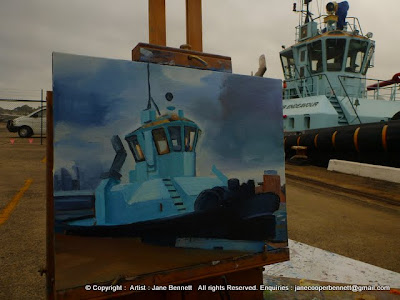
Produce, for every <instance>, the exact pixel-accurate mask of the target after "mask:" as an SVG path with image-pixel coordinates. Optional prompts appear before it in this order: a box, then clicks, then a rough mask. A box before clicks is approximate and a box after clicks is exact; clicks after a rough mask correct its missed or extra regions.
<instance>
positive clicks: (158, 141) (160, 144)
mask: <svg viewBox="0 0 400 300" xmlns="http://www.w3.org/2000/svg"><path fill="white" fill-rule="evenodd" d="M152 133H153V139H154V143H155V145H156V148H157V152H158V154H159V155H163V154H167V153H169V147H168V140H167V135H166V133H165V130H164V128H157V129H153V130H152Z"/></svg>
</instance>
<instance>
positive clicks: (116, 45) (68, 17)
mask: <svg viewBox="0 0 400 300" xmlns="http://www.w3.org/2000/svg"><path fill="white" fill-rule="evenodd" d="M321 1H322V5H323V6H325V4H326V3H327V1H325V0H314V1H313V2H312V6H313V11H314V12H315V13H316V12H317V11H318V6H317V3H318V4H319V3H320V2H321ZM293 2H294V0H252V1H243V0H203V51H204V52H208V53H214V54H221V55H227V56H231V57H232V63H233V71H234V73H238V74H247V75H250V73H251V71H256V70H257V68H258V57H259V55H260V54H265V55H266V58H267V65H268V71H267V74H266V75H265V76H267V77H272V78H282V71H281V67H280V62H279V54H278V53H279V51H280V50H281V45H286V46H287V47H288V46H290V45H291V44H293V42H294V38H295V36H294V27H295V26H296V25H297V24H298V16H297V14H296V13H294V12H292V4H293ZM348 2H349V4H350V11H349V14H348V16H356V17H358V18H359V20H360V22H361V26H362V29H363V31H364V34H365V33H366V32H368V31H370V32H372V33H374V37H373V39H374V40H375V41H376V45H377V46H376V56H375V66H376V67H375V68H373V69H371V70H370V71H369V73H368V77H371V78H380V79H389V78H391V77H392V76H393V74H394V73H397V72H400V55H399V46H400V35H399V34H398V32H397V29H398V28H399V27H400V26H399V25H400V18H399V15H398V14H399V4H400V2H399V0H381V1H376V0H349V1H348ZM250 3H251V4H250ZM147 5H148V4H147V0H117V1H105V0H68V1H62V0H35V1H29V0H1V2H0V28H1V30H0V49H1V50H0V98H2V94H4V93H5V92H6V89H12V88H14V89H21V90H31V89H41V88H43V89H45V90H51V86H52V83H51V53H52V52H53V51H57V52H65V53H72V54H82V55H89V56H97V57H106V58H118V59H127V60H130V59H131V49H132V48H133V47H134V46H135V45H136V44H137V43H139V42H148V9H147ZM166 5H167V45H168V46H171V47H179V45H181V44H184V43H185V0H166Z"/></svg>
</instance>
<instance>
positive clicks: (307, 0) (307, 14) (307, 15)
mask: <svg viewBox="0 0 400 300" xmlns="http://www.w3.org/2000/svg"><path fill="white" fill-rule="evenodd" d="M311 1H312V0H305V4H306V19H305V20H304V23H308V22H310V17H311V13H310V8H309V4H310V2H311Z"/></svg>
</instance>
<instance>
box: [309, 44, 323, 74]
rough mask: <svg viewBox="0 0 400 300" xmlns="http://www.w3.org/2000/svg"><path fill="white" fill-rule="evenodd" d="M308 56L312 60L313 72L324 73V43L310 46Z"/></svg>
mask: <svg viewBox="0 0 400 300" xmlns="http://www.w3.org/2000/svg"><path fill="white" fill-rule="evenodd" d="M308 56H309V58H310V64H311V72H312V73H319V72H322V71H323V70H322V43H321V41H316V42H314V43H311V44H308Z"/></svg>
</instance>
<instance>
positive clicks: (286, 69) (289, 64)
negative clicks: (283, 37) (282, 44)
mask: <svg viewBox="0 0 400 300" xmlns="http://www.w3.org/2000/svg"><path fill="white" fill-rule="evenodd" d="M281 62H282V68H283V74H284V75H285V78H286V79H292V78H294V77H295V71H294V70H295V64H294V59H293V52H292V51H287V52H285V53H281Z"/></svg>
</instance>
